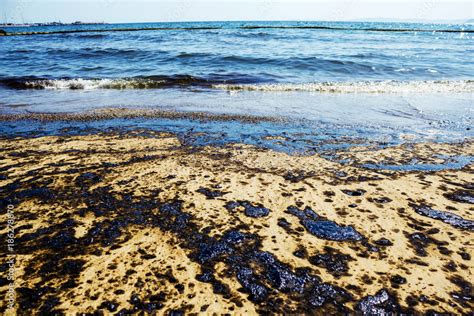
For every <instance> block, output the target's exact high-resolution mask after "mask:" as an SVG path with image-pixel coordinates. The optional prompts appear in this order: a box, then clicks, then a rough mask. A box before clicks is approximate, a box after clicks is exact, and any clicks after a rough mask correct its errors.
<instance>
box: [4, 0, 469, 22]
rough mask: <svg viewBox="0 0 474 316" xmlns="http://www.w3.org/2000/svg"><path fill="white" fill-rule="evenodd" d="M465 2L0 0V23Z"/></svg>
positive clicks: (391, 15) (335, 11)
mask: <svg viewBox="0 0 474 316" xmlns="http://www.w3.org/2000/svg"><path fill="white" fill-rule="evenodd" d="M473 3H474V2H473V1H466V0H451V1H449V0H398V1H396V0H378V1H374V0H220V1H212V0H175V1H171V0H0V20H1V21H2V22H5V20H6V21H7V22H15V23H22V22H46V21H62V22H73V21H88V22H93V21H94V22H95V21H104V22H160V21H224V20H324V21H344V20H346V21H347V20H360V19H382V20H383V19H406V20H430V21H437V20H467V19H472V18H474V13H473V11H474V5H473Z"/></svg>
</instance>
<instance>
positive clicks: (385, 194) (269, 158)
mask: <svg viewBox="0 0 474 316" xmlns="http://www.w3.org/2000/svg"><path fill="white" fill-rule="evenodd" d="M0 148H1V152H0V154H1V160H0V190H1V191H0V203H1V205H2V209H6V205H8V204H13V205H14V206H15V216H16V247H15V249H16V254H17V262H16V267H17V269H18V270H17V272H16V280H17V284H16V286H17V305H16V309H17V310H16V311H17V313H19V314H27V313H40V312H41V313H46V314H51V313H66V314H70V313H94V312H98V313H99V314H100V313H103V314H109V313H112V312H113V313H118V314H129V313H140V312H145V313H160V314H161V313H172V314H173V315H178V314H180V313H209V314H212V313H218V314H220V313H237V314H257V313H315V314H320V313H346V312H349V313H351V312H359V313H363V314H377V313H379V314H383V313H400V312H408V313H414V312H416V313H427V312H430V311H433V312H440V313H469V312H470V311H472V310H473V305H472V304H473V303H472V300H473V291H472V284H471V283H470V281H469V280H470V279H472V275H473V270H474V267H473V264H472V258H471V257H472V250H473V245H472V234H473V231H474V222H473V214H472V212H473V203H474V201H473V199H474V196H473V191H472V190H473V183H474V181H473V169H472V164H468V165H466V166H464V167H462V168H460V169H457V170H449V169H448V170H438V171H404V170H382V169H377V168H367V167H363V166H368V165H369V164H370V165H374V164H378V163H379V162H381V161H387V160H389V161H390V164H391V165H402V164H404V163H405V162H406V160H407V159H408V160H412V159H413V158H416V159H417V160H418V161H427V162H428V163H436V161H432V160H433V158H432V156H433V155H432V154H433V153H434V152H436V153H438V154H440V155H444V156H457V155H466V154H467V155H469V154H470V153H472V152H473V144H472V143H469V142H468V143H463V144H428V143H425V144H418V145H412V146H398V147H392V148H387V149H379V150H369V149H366V150H364V149H363V148H359V149H357V150H350V151H346V152H343V153H342V152H341V153H340V155H339V156H340V158H341V159H343V160H344V161H346V163H345V164H340V163H338V162H335V161H330V160H327V159H325V158H323V157H321V156H318V155H313V156H289V155H287V154H285V153H278V152H274V151H271V150H265V149H260V148H256V147H252V146H247V145H239V144H234V145H228V146H225V147H219V148H217V147H199V148H196V147H187V146H184V145H182V144H181V142H180V141H179V140H178V139H177V138H176V137H175V136H174V135H172V134H164V133H154V132H149V133H147V135H146V136H144V135H143V134H141V133H139V132H137V133H133V132H129V133H126V134H120V133H107V134H106V133H103V134H98V135H88V136H61V137H39V138H16V139H14V141H13V140H11V139H5V140H1V141H0ZM435 160H436V159H435ZM348 161H349V163H347V162H348ZM1 217H2V223H5V222H6V214H5V213H2V214H1ZM1 229H2V230H1V235H2V236H1V237H2V240H5V238H6V227H5V226H2V227H1ZM3 247H5V245H4V246H3ZM3 253H6V252H5V251H4V252H3ZM1 269H2V271H5V270H6V269H7V265H6V264H5V262H4V261H3V262H2V265H1ZM0 281H1V283H0V285H1V287H0V292H1V293H0V294H1V295H2V296H4V295H5V293H6V291H7V287H8V284H7V283H8V282H7V281H6V279H4V278H2V279H0ZM0 304H2V305H1V306H2V307H1V310H2V313H3V312H4V311H5V309H6V306H4V304H5V303H4V301H2V303H0Z"/></svg>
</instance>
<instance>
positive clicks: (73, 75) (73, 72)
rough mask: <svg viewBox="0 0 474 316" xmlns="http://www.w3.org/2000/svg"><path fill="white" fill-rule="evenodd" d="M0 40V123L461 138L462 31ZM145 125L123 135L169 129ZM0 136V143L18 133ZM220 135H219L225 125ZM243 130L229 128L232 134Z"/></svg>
mask: <svg viewBox="0 0 474 316" xmlns="http://www.w3.org/2000/svg"><path fill="white" fill-rule="evenodd" d="M2 29H3V30H4V31H6V32H7V33H8V34H9V35H12V36H0V115H11V114H25V113H79V112H87V111H95V110H101V109H104V108H113V109H116V111H120V110H121V109H127V110H130V109H132V110H133V109H159V110H164V111H168V110H169V111H178V112H205V113H212V114H214V115H220V114H223V115H224V114H225V115H229V114H230V115H247V116H257V117H280V118H285V119H288V120H289V121H294V122H299V123H298V124H300V126H304V127H302V128H301V131H303V132H308V131H311V133H312V134H313V135H321V134H324V133H329V134H331V135H335V136H334V137H340V136H353V137H359V136H361V135H362V136H367V135H370V137H372V138H373V137H379V138H381V139H384V140H385V141H387V139H389V140H390V141H396V140H400V139H420V140H435V141H437V140H440V141H442V140H454V141H462V140H464V139H466V138H471V137H472V136H474V135H473V133H472V129H471V126H473V125H474V124H473V116H474V105H473V104H474V102H473V92H474V25H472V24H471V25H468V24H419V23H364V22H288V21H285V22H259V21H254V22H192V23H191V22H189V23H138V24H137V23H133V24H104V25H62V26H29V27H4V28H2ZM302 122H303V123H304V124H303V123H302ZM155 123H156V124H154V123H153V122H152V123H150V122H149V121H146V122H145V121H134V122H131V121H130V120H129V121H127V123H126V124H128V125H131V126H135V125H144V126H146V127H150V126H151V127H153V126H155V125H156V126H159V128H165V127H166V126H169V125H170V124H169V122H168V123H167V122H155ZM2 124H3V127H0V133H3V134H11V133H12V132H13V131H16V132H18V131H19V130H21V131H24V130H25V129H26V130H28V127H29V126H30V125H29V124H23V125H22V124H20V123H9V124H4V123H2ZM176 124H177V123H176ZM176 124H175V125H176ZM219 124H224V125H223V126H222V128H223V129H224V130H225V129H226V127H225V126H226V124H229V123H222V122H221V123H219ZM288 124H289V123H288ZM288 124H286V125H285V127H283V129H288V130H289V129H290V125H288ZM301 124H303V125H301ZM7 125H8V126H7ZM178 125H179V124H178ZM184 125H185V127H183V128H184V129H186V128H189V126H188V124H184ZM20 126H22V127H21V128H20ZM203 126H204V123H203V122H201V124H198V125H196V126H195V127H193V128H203ZM35 128H37V127H35ZM268 128H270V127H268V126H266V127H264V128H263V130H268ZM253 129H255V127H252V128H246V127H241V126H240V127H239V128H238V129H237V131H236V132H241V131H242V130H243V131H251V130H253ZM281 129H282V127H277V128H275V130H276V131H279V130H281ZM301 131H300V132H301ZM249 133H251V132H249ZM407 135H409V136H407Z"/></svg>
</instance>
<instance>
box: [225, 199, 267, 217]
mask: <svg viewBox="0 0 474 316" xmlns="http://www.w3.org/2000/svg"><path fill="white" fill-rule="evenodd" d="M225 207H226V208H227V209H228V210H229V211H235V209H236V208H238V207H243V208H244V213H245V215H246V216H248V217H254V218H258V217H265V216H267V215H268V214H270V210H269V209H267V208H265V207H263V205H260V204H259V205H253V204H252V203H250V202H247V201H238V202H229V203H227V204H226V206H225Z"/></svg>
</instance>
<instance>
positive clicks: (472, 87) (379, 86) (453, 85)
mask: <svg viewBox="0 0 474 316" xmlns="http://www.w3.org/2000/svg"><path fill="white" fill-rule="evenodd" d="M213 88H216V89H223V90H228V91H268V92H271V91H277V92H284V91H306V92H323V93H427V92H429V93H446V92H450V93H466V92H467V93H472V92H474V80H458V81H359V82H315V83H301V84H299V83H296V84H283V83H282V84H237V85H236V84H218V85H213Z"/></svg>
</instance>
